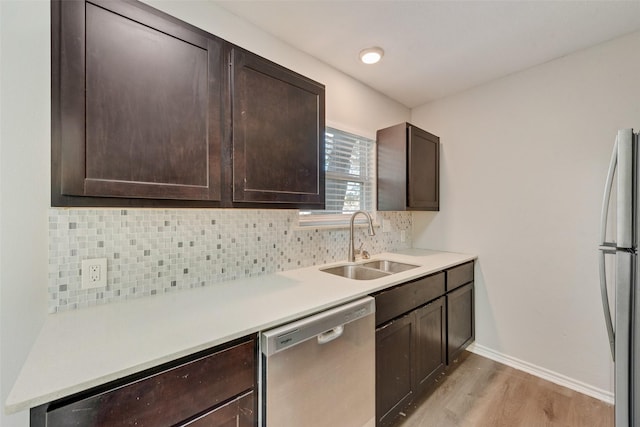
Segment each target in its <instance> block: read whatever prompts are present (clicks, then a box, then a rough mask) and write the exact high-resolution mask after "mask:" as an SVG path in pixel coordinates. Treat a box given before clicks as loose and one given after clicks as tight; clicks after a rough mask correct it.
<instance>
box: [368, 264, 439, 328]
mask: <svg viewBox="0 0 640 427" xmlns="http://www.w3.org/2000/svg"><path fill="white" fill-rule="evenodd" d="M444 292H445V286H444V273H442V272H441V273H437V274H434V275H432V276H427V277H423V278H421V279H418V280H414V281H413V282H409V283H405V284H402V285H400V286H396V287H395V288H391V289H388V290H385V291H382V292H380V293H379V294H377V295H375V298H376V325H381V324H382V323H384V322H387V321H389V320H391V319H393V318H395V317H398V316H400V315H401V314H403V313H406V312H408V311H411V310H413V309H414V308H416V307H419V306H421V305H423V304H425V303H427V302H429V301H431V300H434V299H436V298H438V297H439V296H441V295H443V294H444Z"/></svg>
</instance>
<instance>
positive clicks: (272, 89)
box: [231, 48, 325, 209]
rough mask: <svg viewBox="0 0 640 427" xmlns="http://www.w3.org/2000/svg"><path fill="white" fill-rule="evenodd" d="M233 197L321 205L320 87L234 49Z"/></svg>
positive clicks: (322, 152)
mask: <svg viewBox="0 0 640 427" xmlns="http://www.w3.org/2000/svg"><path fill="white" fill-rule="evenodd" d="M232 64H233V80H232V89H231V96H232V103H233V113H232V115H233V118H232V120H233V201H234V202H258V203H285V204H289V205H294V206H308V207H313V208H314V209H323V208H324V173H325V172H324V128H325V123H324V120H325V119H324V86H323V85H321V84H319V83H316V82H314V81H312V80H310V79H308V78H306V77H303V76H301V75H299V74H296V73H294V72H293V71H291V70H288V69H285V68H283V67H281V66H279V65H276V64H274V63H272V62H270V61H267V60H266V59H264V58H261V57H259V56H257V55H254V54H252V53H250V52H247V51H244V50H242V49H239V48H234V49H233V58H232Z"/></svg>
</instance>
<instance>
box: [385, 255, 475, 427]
mask: <svg viewBox="0 0 640 427" xmlns="http://www.w3.org/2000/svg"><path fill="white" fill-rule="evenodd" d="M473 267H474V263H473V261H471V262H468V263H465V264H460V265H457V266H454V267H451V268H449V269H447V270H445V271H441V272H437V273H435V274H431V275H429V276H425V277H421V278H419V279H415V280H412V281H410V282H406V283H403V284H400V285H397V286H395V287H393V288H389V289H385V290H383V291H380V292H378V293H376V294H374V295H373V296H374V297H375V299H376V327H377V329H376V426H377V427H391V426H393V425H395V424H396V423H397V422H398V420H399V415H400V413H401V412H402V411H404V410H406V409H407V407H408V406H409V404H411V402H412V401H414V400H415V399H416V398H417V397H418V396H419V395H421V394H424V393H428V392H430V391H433V390H434V389H435V387H436V385H437V384H438V382H437V380H438V379H439V378H440V377H441V376H443V375H446V373H447V372H449V369H450V368H451V367H452V366H453V365H455V364H456V363H457V362H459V361H461V360H463V359H462V358H460V355H461V354H462V351H463V350H464V349H465V348H466V347H467V346H468V345H469V344H471V342H473V340H474V338H475V328H474V297H473V270H474V269H473Z"/></svg>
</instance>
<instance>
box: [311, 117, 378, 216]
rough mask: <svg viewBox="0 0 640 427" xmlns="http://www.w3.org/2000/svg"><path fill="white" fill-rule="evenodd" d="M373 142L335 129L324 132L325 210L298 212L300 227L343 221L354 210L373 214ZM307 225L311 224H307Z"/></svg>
mask: <svg viewBox="0 0 640 427" xmlns="http://www.w3.org/2000/svg"><path fill="white" fill-rule="evenodd" d="M374 155H375V141H374V140H372V139H368V138H364V137H361V136H358V135H354V134H351V133H348V132H344V131H341V130H338V129H333V128H327V129H326V132H325V171H326V177H325V187H326V196H325V210H324V211H307V212H300V214H301V216H300V222H301V224H304V223H308V222H312V223H314V224H315V223H325V224H328V223H331V222H344V221H345V219H348V218H346V217H347V215H350V214H351V213H353V212H355V211H357V210H366V211H370V212H371V211H373V209H374V206H375V203H374V197H375V179H376V177H375V158H374ZM309 225H311V224H309Z"/></svg>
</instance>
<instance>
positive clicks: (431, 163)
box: [407, 125, 440, 211]
mask: <svg viewBox="0 0 640 427" xmlns="http://www.w3.org/2000/svg"><path fill="white" fill-rule="evenodd" d="M407 137H408V155H409V159H408V171H407V187H408V188H407V207H409V208H411V209H424V210H434V211H437V210H439V209H440V179H439V176H440V166H439V165H440V149H439V144H440V138H438V137H437V136H435V135H432V134H430V133H429V132H425V131H423V130H422V129H420V128H417V127H415V126H411V125H409V127H408V130H407Z"/></svg>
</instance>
